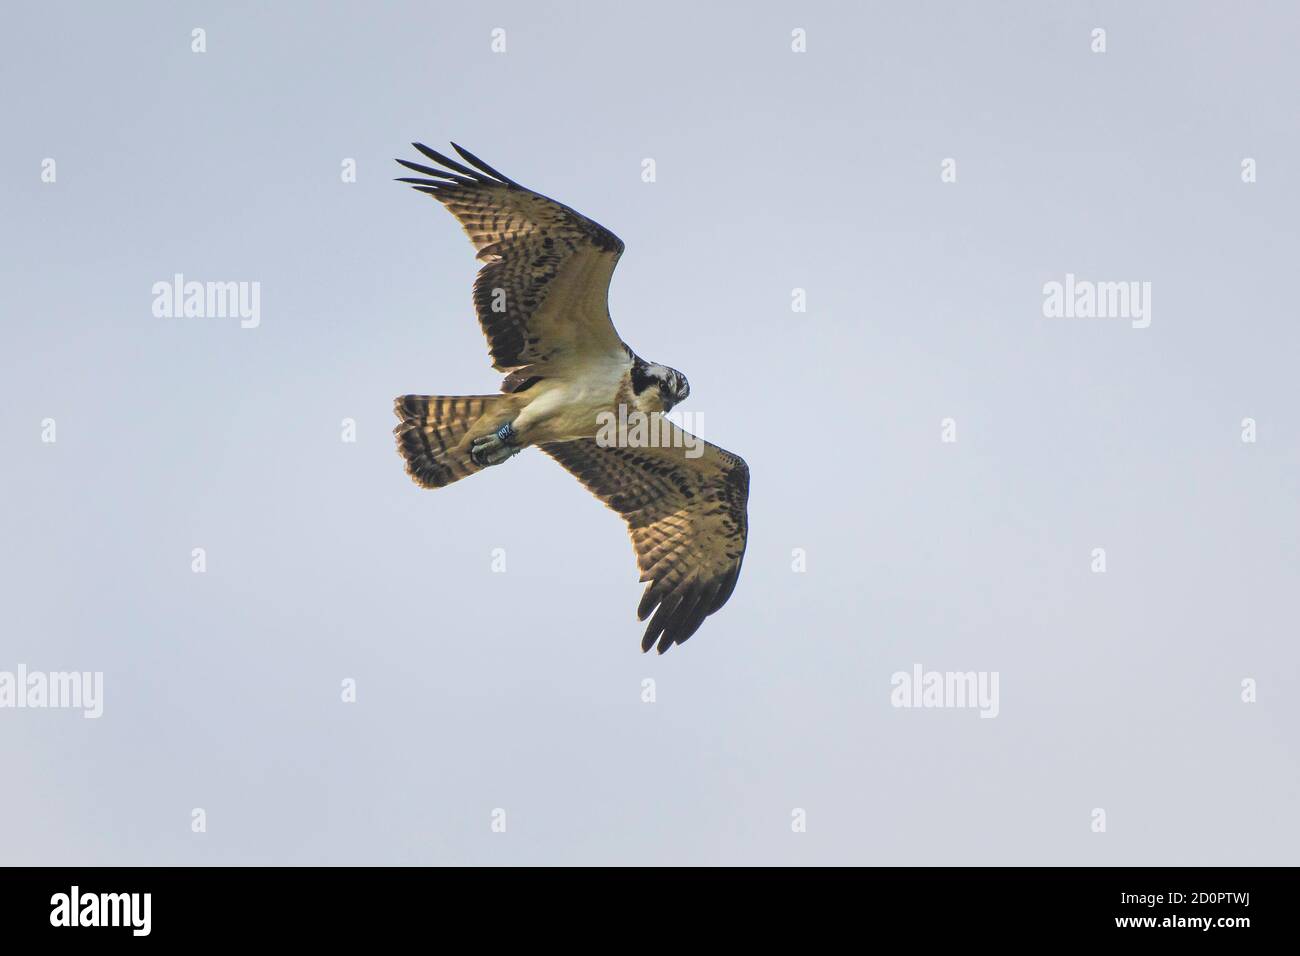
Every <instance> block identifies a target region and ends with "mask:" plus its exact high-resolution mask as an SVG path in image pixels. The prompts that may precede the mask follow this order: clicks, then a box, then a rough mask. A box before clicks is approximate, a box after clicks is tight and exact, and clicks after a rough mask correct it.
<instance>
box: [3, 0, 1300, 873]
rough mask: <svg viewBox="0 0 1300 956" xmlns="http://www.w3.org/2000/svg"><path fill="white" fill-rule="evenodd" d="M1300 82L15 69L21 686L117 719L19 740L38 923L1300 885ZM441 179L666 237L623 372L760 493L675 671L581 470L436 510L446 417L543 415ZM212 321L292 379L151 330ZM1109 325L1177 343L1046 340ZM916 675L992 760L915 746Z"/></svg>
mask: <svg viewBox="0 0 1300 956" xmlns="http://www.w3.org/2000/svg"><path fill="white" fill-rule="evenodd" d="M1298 27H1300V17H1298V16H1297V14H1296V10H1295V7H1294V6H1293V5H1291V4H1287V3H1271V4H1270V3H1252V4H1248V5H1242V6H1231V5H1224V4H1215V3H1172V2H1166V3H1142V4H1130V3H1118V2H1091V3H1074V4H1063V3H1057V4H1044V3H1036V2H1023V3H999V4H991V5H975V4H965V3H957V2H947V3H901V2H895V3H883V4H875V5H871V6H869V7H868V6H865V5H862V6H860V5H856V4H831V3H824V4H815V3H814V4H809V3H804V2H801V3H788V2H787V3H771V2H767V3H760V4H743V5H741V4H721V5H717V6H716V7H703V6H701V5H699V4H690V3H685V2H657V3H654V4H651V5H637V4H632V5H629V4H619V5H597V4H594V3H588V4H572V3H571V4H539V3H492V4H484V5H475V6H467V5H450V4H446V5H437V7H435V5H433V4H428V3H385V4H374V5H360V4H330V5H316V4H306V3H277V4H262V3H228V4H220V5H216V4H165V3H152V4H129V5H112V6H101V5H92V4H57V3H54V4H26V5H22V6H19V7H15V8H14V9H11V10H9V11H8V12H7V15H6V29H5V30H4V31H3V32H2V33H0V90H3V92H2V93H0V101H2V102H3V116H4V120H5V147H6V148H5V149H4V150H3V152H0V221H3V223H4V226H3V228H2V229H0V258H2V260H3V262H4V263H5V264H6V269H5V273H6V277H5V281H4V282H3V283H0V315H2V316H3V340H0V381H3V382H4V401H3V402H2V403H0V439H2V440H3V445H4V448H5V455H4V464H5V467H4V468H3V469H2V470H0V490H2V491H3V493H4V497H5V500H6V501H7V502H8V507H6V508H4V509H3V510H2V511H0V538H2V539H3V540H4V541H5V542H6V544H7V546H6V547H5V548H4V549H3V551H0V604H2V606H3V607H4V609H5V614H4V619H5V620H4V627H3V630H2V631H0V635H2V636H0V672H13V671H15V670H16V669H17V668H18V667H19V665H22V666H24V667H25V668H26V669H27V670H28V671H42V672H59V671H71V670H76V671H87V672H102V675H103V676H102V680H103V701H102V706H103V713H102V716H100V717H99V718H98V719H83V718H82V716H81V713H80V712H79V711H72V710H50V709H46V710H31V709H23V710H17V709H0V767H2V768H3V771H2V775H3V777H4V779H5V780H6V785H5V786H3V787H0V863H12V864H98V865H108V864H126V865H134V864H191V863H192V864H326V863H333V864H351V863H370V864H392V863H400V864H435V865H438V864H579V863H584V864H585V863H591V864H597V863H603V864H627V865H642V864H831V863H834V864H1099V865H1100V864H1173V865H1180V864H1259V863H1272V864H1288V863H1289V864H1294V863H1295V862H1296V861H1297V849H1300V825H1298V824H1297V818H1296V814H1295V812H1294V808H1295V806H1296V803H1297V799H1298V798H1300V770H1298V758H1300V746H1298V745H1297V740H1296V727H1297V726H1298V725H1300V707H1298V706H1297V702H1296V701H1297V696H1296V695H1297V693H1298V692H1300V681H1298V679H1297V674H1298V673H1300V669H1298V668H1297V663H1298V660H1297V657H1298V652H1297V635H1296V614H1295V595H1296V592H1297V576H1298V573H1300V551H1298V550H1297V544H1296V542H1297V534H1296V532H1297V527H1300V507H1298V506H1297V491H1298V486H1300V482H1298V480H1297V474H1300V419H1298V418H1297V413H1298V410H1300V401H1297V398H1298V397H1300V394H1298V393H1300V389H1298V387H1297V384H1296V375H1295V370H1294V366H1295V357H1296V355H1297V351H1298V348H1300V332H1297V327H1298V326H1297V316H1296V302H1295V296H1294V294H1293V280H1292V277H1293V275H1294V272H1295V263H1296V261H1297V255H1298V254H1300V248H1297V247H1298V246H1300V241H1298V240H1297V236H1296V229H1295V223H1296V222H1297V214H1298V213H1300V202H1298V199H1300V196H1298V194H1297V177H1296V176H1295V174H1294V170H1295V169H1296V168H1297V166H1298V163H1300V129H1298V128H1297V126H1296V123H1295V117H1296V115H1297V106H1298V105H1300V104H1298V103H1297V100H1298V99H1300V67H1297V61H1296V57H1295V36H1296V30H1297V28H1298ZM195 28H202V29H203V30H204V31H206V32H205V40H206V52H202V53H196V52H193V51H192V49H191V44H192V42H193V40H192V32H191V31H192V30H194V29H195ZM495 28H501V29H503V30H504V31H505V34H504V36H505V44H506V49H505V52H493V50H492V40H493V30H494V29H495ZM1096 28H1102V29H1104V30H1105V31H1106V33H1105V39H1106V50H1105V52H1104V53H1099V52H1093V50H1092V46H1093V45H1094V44H1095V41H1094V39H1093V31H1094V29H1096ZM796 29H802V30H804V31H806V52H802V53H799V52H795V51H793V50H792V49H791V45H792V31H794V30H796ZM412 140H420V141H423V142H427V143H429V144H430V145H432V146H434V147H435V148H440V149H442V148H445V147H446V144H447V142H448V141H449V140H455V141H456V142H458V143H461V144H462V145H464V146H466V147H467V148H469V149H471V150H473V151H474V152H475V153H476V154H478V155H479V156H481V157H483V159H485V160H486V161H487V162H489V163H491V164H492V165H493V166H495V167H497V168H498V169H500V170H501V171H502V172H503V173H505V174H506V175H508V176H510V177H511V178H513V179H515V180H517V181H519V182H521V183H523V184H525V185H528V186H530V187H532V188H534V189H537V190H538V191H540V192H543V193H545V194H547V195H550V196H552V197H554V198H556V199H558V200H560V201H561V202H564V203H566V204H568V205H570V206H573V207H575V208H577V209H578V210H580V211H582V212H583V213H585V214H586V215H588V216H590V217H592V218H593V219H595V220H597V221H599V222H600V223H602V224H603V225H605V226H606V227H608V228H609V229H611V230H613V231H614V232H615V233H617V234H618V235H619V236H620V237H621V238H622V239H623V240H624V242H625V243H626V244H627V251H626V253H625V254H624V256H623V259H622V262H621V263H620V265H619V267H618V270H617V272H616V273H615V276H614V280H613V286H612V292H611V308H612V311H613V315H614V320H615V322H616V324H617V326H618V329H619V331H620V333H621V334H622V335H623V336H624V338H625V339H626V340H627V341H628V343H629V344H631V345H632V347H633V348H634V349H636V350H637V351H638V352H639V353H640V354H641V355H643V356H645V357H646V358H648V359H651V360H654V361H659V362H663V363H666V364H668V365H671V366H673V367H675V368H678V369H680V370H682V371H683V372H684V373H685V374H686V375H687V376H688V377H689V379H690V383H691V396H690V399H689V400H688V402H687V403H686V404H685V405H684V406H682V409H681V410H682V411H683V412H691V413H695V414H697V415H700V416H702V422H703V427H702V429H701V430H702V433H703V435H704V437H706V438H708V439H709V440H710V441H713V442H716V443H718V444H720V445H722V446H724V447H726V448H728V449H730V450H732V451H734V452H736V453H738V454H740V455H742V456H744V457H745V459H746V460H747V461H748V463H749V466H750V469H751V473H752V490H751V497H750V539H749V549H748V554H747V557H746V560H745V568H744V573H743V574H742V576H741V579H740V583H739V585H738V587H737V589H736V591H735V594H734V595H733V597H732V599H731V601H730V603H729V604H728V605H727V606H726V607H725V608H724V609H723V610H722V611H720V612H719V613H718V614H716V615H714V616H713V617H712V618H710V619H709V620H708V621H707V622H706V623H705V625H704V626H703V627H702V628H701V630H700V631H699V632H698V633H697V634H696V635H695V637H693V638H692V639H691V640H690V641H689V642H688V643H687V644H686V645H684V646H681V647H677V648H674V649H673V650H672V651H671V652H670V653H668V654H667V655H665V656H664V657H662V658H660V657H657V656H655V655H650V656H643V655H642V654H641V653H640V650H639V639H640V635H641V630H642V628H641V626H639V625H638V623H637V621H636V619H635V608H636V604H637V601H638V599H639V596H640V592H641V585H639V584H638V583H637V572H636V567H635V563H634V559H633V554H632V550H631V547H630V544H629V543H628V541H627V538H626V534H625V532H624V529H623V527H622V524H621V522H620V521H619V519H618V518H617V516H616V515H614V514H613V513H612V512H609V511H607V510H605V509H604V508H603V507H602V506H601V505H600V504H599V503H598V502H597V501H596V500H595V499H593V498H591V497H590V496H589V495H588V494H587V493H586V492H585V491H584V490H583V489H582V488H581V487H580V486H579V485H578V484H577V482H576V481H574V480H573V478H571V477H570V476H569V475H567V474H566V473H565V472H564V471H563V470H562V469H560V468H559V467H558V466H557V465H556V464H555V463H554V462H552V461H550V460H549V459H547V458H546V457H545V456H543V455H541V454H540V453H538V452H536V451H535V450H533V451H530V452H526V453H525V454H523V455H520V456H519V457H518V458H516V459H513V460H511V461H510V462H508V463H507V464H505V465H503V466H502V467H500V468H496V469H492V470H491V471H489V472H487V473H485V474H482V475H477V476H474V477H473V478H471V479H468V480H466V481H464V482H462V483H460V484H457V485H455V486H453V487H450V488H446V489H442V490H439V491H425V490H422V489H419V488H417V487H416V486H415V485H414V484H412V483H411V482H410V480H409V479H408V478H407V477H406V475H405V473H404V472H403V468H402V461H401V459H400V457H399V456H398V454H397V452H396V450H395V447H394V443H393V439H392V437H391V434H390V430H391V428H392V426H393V424H394V423H395V420H394V419H393V417H392V413H391V403H392V399H393V397H394V396H397V395H400V394H404V393H408V392H416V393H431V394H438V393H441V394H458V393H466V394H472V393H479V392H487V391H491V390H493V389H494V388H495V387H496V385H497V383H498V381H499V376H498V375H497V374H496V373H494V372H492V370H491V369H490V367H489V362H488V357H487V350H486V346H485V344H484V342H483V339H482V336H481V334H480V332H479V330H478V327H477V323H476V322H475V320H474V316H473V311H472V306H471V298H470V288H471V283H472V281H473V278H474V273H475V268H476V264H475V262H474V259H473V253H472V250H471V248H470V246H469V243H468V242H467V240H466V239H465V237H464V235H463V234H462V233H461V231H460V229H459V227H458V226H457V225H456V224H455V222H454V220H453V219H452V218H451V216H449V215H448V214H447V213H446V212H445V211H443V210H442V209H440V208H438V207H437V205H436V204H435V203H433V202H431V201H429V200H427V199H425V198H424V197H422V196H419V195H418V194H416V193H414V192H412V191H411V190H409V189H407V188H406V187H405V186H402V185H400V184H397V183H394V182H392V178H393V177H394V176H398V175H402V174H403V173H402V171H401V170H400V169H399V167H397V165H396V164H395V163H393V161H392V159H393V157H403V158H413V151H412V150H411V148H410V147H409V145H407V144H408V143H409V142H410V141H412ZM47 159H52V160H54V166H53V169H54V170H55V179H54V181H53V182H46V181H43V170H45V169H46V168H47V166H46V165H44V161H45V160H47ZM349 159H351V160H354V161H355V166H356V171H357V175H356V182H343V181H342V177H341V171H342V169H343V168H344V164H345V162H346V161H347V160H349ZM646 159H653V160H654V165H655V173H656V175H655V181H654V182H645V181H643V178H642V170H643V161H644V160H646ZM1246 159H1253V160H1254V161H1255V162H1254V167H1253V168H1254V169H1255V179H1256V181H1254V182H1244V181H1243V161H1244V160H1246ZM946 160H952V163H951V164H949V166H947V167H945V165H944V164H945V161H946ZM945 168H950V169H955V173H956V181H955V182H944V181H943V177H942V172H943V170H944V169H945ZM177 273H181V274H183V275H184V276H185V277H186V278H187V279H193V280H198V281H221V282H225V281H233V282H247V283H253V282H256V283H258V284H259V286H258V288H259V290H260V323H259V324H258V325H257V327H256V328H241V327H240V321H239V319H238V318H237V317H235V318H204V319H200V318H183V317H181V318H162V317H158V316H155V315H154V314H153V311H152V309H151V305H152V301H153V296H152V294H151V289H152V287H153V285H154V284H155V283H157V282H169V281H171V279H172V277H173V276H174V275H175V274H177ZM1067 274H1069V275H1073V276H1075V277H1076V278H1078V279H1083V280H1088V281H1093V282H1137V283H1139V284H1140V283H1150V299H1149V304H1150V307H1151V311H1150V324H1149V325H1148V326H1147V327H1145V328H1135V327H1133V324H1132V323H1131V322H1130V321H1128V320H1127V319H1124V318H1110V319H1085V318H1078V317H1075V318H1064V317H1060V318H1055V317H1053V318H1049V317H1047V316H1046V315H1045V314H1044V308H1043V305H1044V294H1043V287H1044V285H1045V284H1047V283H1050V282H1061V283H1064V282H1065V281H1066V276H1067ZM796 289H802V290H804V293H805V295H806V302H807V308H806V311H804V312H796V311H793V309H792V301H793V298H794V296H795V294H796V293H795V292H794V290H796ZM46 419H53V421H54V423H55V428H56V441H54V442H49V441H43V440H42V439H43V431H44V430H45V426H43V424H42V423H43V422H44V421H45V420H46ZM344 419H352V420H354V421H355V423H356V441H355V442H354V443H348V442H344V441H342V440H341V431H342V422H343V420H344ZM946 419H951V423H950V425H949V432H950V434H949V436H948V437H953V436H955V439H956V440H955V441H943V440H942V439H943V437H944V434H943V432H944V427H945V426H944V422H945V420H946ZM1245 419H1251V420H1252V421H1253V422H1254V423H1255V425H1254V429H1255V434H1254V436H1253V437H1254V439H1255V440H1254V441H1243V433H1244V430H1245V426H1243V420H1245ZM195 548H202V549H203V550H204V554H205V556H206V570H205V571H204V573H194V572H193V571H192V561H193V559H192V553H193V550H194V549H195ZM496 549H502V551H500V552H498V551H497V550H496ZM1096 549H1103V550H1104V556H1105V571H1104V573H1098V572H1096V571H1094V568H1095V567H1096V566H1097V565H1096V561H1097V559H1096ZM494 553H497V554H500V553H503V554H504V560H505V571H504V573H499V572H494V570H493V555H494ZM801 563H802V566H803V567H804V568H805V570H802V571H798V570H795V568H796V567H798V566H799V565H800V564H801ZM917 666H919V667H920V668H921V669H922V670H923V671H939V672H948V671H953V672H967V671H973V672H980V673H982V674H985V675H992V674H996V675H997V686H998V691H999V701H998V710H997V716H996V717H995V718H992V719H981V717H980V715H979V711H978V710H977V709H971V708H944V709H911V708H899V707H894V706H892V705H891V699H890V698H891V690H892V689H893V688H892V686H891V677H892V675H894V674H896V673H898V672H906V673H911V672H912V671H913V668H914V667H917ZM348 680H350V681H354V682H355V687H356V701H355V702H353V703H345V702H344V701H343V700H342V699H341V698H342V691H341V688H342V686H343V682H344V681H348ZM647 680H653V681H654V685H653V686H654V701H653V702H652V703H648V702H645V701H644V700H643V687H644V686H645V685H644V683H643V682H645V681H647ZM1243 681H1246V682H1254V683H1253V686H1254V688H1255V691H1254V694H1255V700H1254V702H1253V703H1247V702H1245V701H1243V699H1242V698H1243V693H1244V691H1243ZM196 809H201V810H202V811H203V814H204V820H205V822H206V832H201V833H196V832H194V830H193V827H192V820H193V819H194V811H195V810H196ZM497 810H504V811H505V813H504V820H505V821H506V827H505V832H493V829H492V823H493V821H494V819H498V818H499V815H498V817H494V811H497ZM1096 810H1102V811H1104V818H1105V832H1095V828H1096V820H1097V819H1098V818H1097V815H1096V813H1095V811H1096ZM798 811H802V817H800V815H799V813H798ZM800 820H802V821H803V824H804V830H805V832H797V831H798V829H799V826H798V825H797V824H798V823H799V821H800Z"/></svg>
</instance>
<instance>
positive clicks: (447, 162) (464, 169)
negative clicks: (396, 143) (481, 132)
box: [411, 143, 483, 180]
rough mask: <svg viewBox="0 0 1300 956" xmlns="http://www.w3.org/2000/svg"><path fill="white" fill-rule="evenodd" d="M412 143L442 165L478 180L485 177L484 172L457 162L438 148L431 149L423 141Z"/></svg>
mask: <svg viewBox="0 0 1300 956" xmlns="http://www.w3.org/2000/svg"><path fill="white" fill-rule="evenodd" d="M411 145H412V146H414V147H415V148H416V149H418V150H419V151H420V152H421V153H423V154H424V155H425V156H427V157H428V158H429V159H431V160H433V161H434V162H435V163H441V164H442V165H444V166H446V167H447V168H448V169H454V170H456V172H458V173H463V174H464V175H466V176H468V177H469V178H470V179H478V180H482V179H483V174H482V173H478V172H475V171H474V170H472V169H470V168H469V167H468V166H464V165H462V164H460V163H458V162H456V160H454V159H451V158H449V157H447V156H444V155H442V153H440V152H438V151H437V150H436V149H430V148H429V147H428V146H425V145H424V144H423V143H412V144H411Z"/></svg>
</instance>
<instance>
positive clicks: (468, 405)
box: [393, 395, 510, 488]
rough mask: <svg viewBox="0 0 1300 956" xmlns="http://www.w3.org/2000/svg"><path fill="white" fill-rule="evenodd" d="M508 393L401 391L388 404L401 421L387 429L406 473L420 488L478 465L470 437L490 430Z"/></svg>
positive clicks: (439, 483) (456, 478)
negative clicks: (464, 393)
mask: <svg viewBox="0 0 1300 956" xmlns="http://www.w3.org/2000/svg"><path fill="white" fill-rule="evenodd" d="M509 403H510V396H508V395H403V396H402V397H401V398H399V399H397V401H396V402H394V404H393V411H395V412H396V413H397V417H398V418H400V419H401V423H400V424H399V425H398V426H397V427H396V428H394V429H393V434H394V435H396V436H397V449H398V451H400V452H401V453H402V457H403V458H405V459H406V473H407V474H409V475H410V476H411V477H412V478H413V479H415V482H416V484H419V485H423V486H424V487H425V488H441V487H442V486H443V485H449V484H451V483H452V482H453V481H459V480H460V479H462V478H464V477H465V476H466V475H472V474H473V473H474V472H476V471H482V470H483V469H482V466H480V465H478V464H476V463H475V462H474V460H473V459H472V458H470V454H469V449H470V443H471V442H472V441H473V440H474V439H475V438H478V437H479V436H481V435H485V434H487V433H488V432H490V431H492V430H494V429H495V428H496V427H497V425H498V424H500V423H499V422H498V421H497V418H499V417H504V416H505V415H507V414H508V412H509V409H508V408H507V407H506V406H507V405H508V404H509Z"/></svg>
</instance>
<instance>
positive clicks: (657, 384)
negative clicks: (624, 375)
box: [632, 362, 691, 413]
mask: <svg viewBox="0 0 1300 956" xmlns="http://www.w3.org/2000/svg"><path fill="white" fill-rule="evenodd" d="M632 389H633V391H635V392H636V397H637V405H638V406H640V407H641V410H642V411H645V412H665V413H666V412H670V411H672V409H673V406H674V405H676V404H678V403H680V402H684V401H685V400H686V398H687V397H688V396H689V395H690V394H691V383H690V382H688V381H686V376H685V375H683V374H682V373H681V372H679V371H677V369H675V368H669V367H668V366H667V365H657V364H655V363H653V362H648V363H642V364H640V365H634V366H633V368H632Z"/></svg>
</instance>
